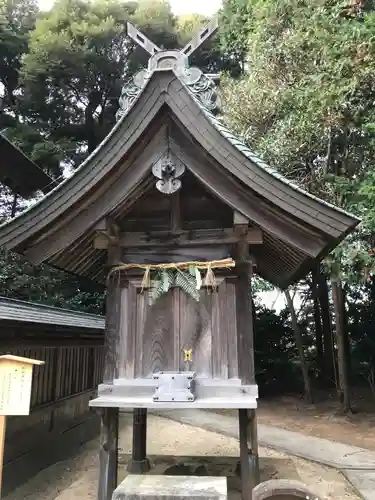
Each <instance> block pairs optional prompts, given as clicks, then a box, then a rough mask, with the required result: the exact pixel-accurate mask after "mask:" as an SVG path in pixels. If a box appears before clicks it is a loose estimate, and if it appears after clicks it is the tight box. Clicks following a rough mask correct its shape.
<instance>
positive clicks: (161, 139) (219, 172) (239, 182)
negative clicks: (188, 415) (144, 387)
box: [0, 51, 359, 288]
mask: <svg viewBox="0 0 375 500" xmlns="http://www.w3.org/2000/svg"><path fill="white" fill-rule="evenodd" d="M166 52H168V54H169V56H170V55H171V52H173V53H175V52H176V51H166ZM168 54H167V55H168ZM172 55H173V54H172ZM159 56H160V57H161V56H162V55H160V53H159ZM159 56H158V57H159ZM185 70H186V71H185ZM207 78H208V77H206V76H205V75H203V74H202V72H199V70H195V69H194V71H192V68H185V69H184V71H181V68H180V69H178V70H177V71H176V70H175V69H171V68H170V67H169V68H163V69H161V68H156V69H153V70H152V71H148V72H147V71H144V72H143V73H142V72H141V74H139V75H138V76H136V78H135V79H134V81H133V82H131V83H130V84H127V86H125V87H124V93H123V95H122V98H121V99H122V101H121V109H120V113H119V121H118V123H117V124H116V125H115V127H114V128H113V129H112V131H111V132H110V134H109V135H108V136H107V137H106V138H105V139H104V141H103V142H102V143H101V144H100V145H99V146H98V148H97V149H96V150H95V151H94V152H93V153H92V154H91V155H90V156H89V157H88V158H87V159H86V160H85V162H84V163H83V164H82V165H81V166H80V167H79V168H78V169H77V170H76V172H75V173H74V174H73V175H72V176H71V177H70V178H69V179H66V180H65V181H64V182H63V183H61V184H60V185H59V186H57V187H56V188H55V189H53V191H51V192H50V193H49V194H47V195H46V196H45V197H44V198H42V199H41V200H40V201H39V202H38V203H36V204H35V205H33V206H32V207H30V208H29V209H27V210H26V211H25V212H23V213H21V214H20V215H19V216H18V217H16V218H14V219H13V220H11V221H9V222H7V223H6V224H3V225H2V226H0V246H5V247H6V248H8V249H11V250H14V251H16V252H19V253H21V254H24V255H26V257H27V258H28V259H29V260H30V261H31V262H33V263H35V264H39V263H41V262H47V263H50V264H52V265H54V266H56V267H59V268H62V269H65V270H67V271H70V272H73V273H77V274H82V275H85V276H87V277H89V278H91V279H95V280H100V281H102V280H103V279H104V278H105V273H106V271H105V262H106V261H105V252H104V251H103V250H98V249H95V248H94V247H93V238H94V233H95V227H96V225H97V224H98V223H99V222H100V221H101V220H102V219H103V218H104V217H110V218H111V219H112V220H114V221H116V220H120V219H121V220H123V219H124V218H126V214H127V213H128V212H129V209H130V207H131V206H132V205H133V204H134V203H135V201H136V200H138V199H139V198H140V196H141V195H142V194H143V193H144V192H146V191H147V190H148V189H150V188H152V185H153V184H154V183H155V178H154V177H153V176H152V166H153V165H154V164H155V162H156V161H158V160H159V159H160V158H161V156H162V155H163V154H165V152H166V150H167V148H171V151H172V152H173V154H174V155H175V157H176V158H177V159H178V160H179V161H180V162H182V163H183V164H184V165H185V167H186V168H187V169H188V170H189V171H191V172H192V173H193V174H194V176H195V177H196V178H197V179H198V180H199V181H200V182H202V184H204V185H205V186H206V188H207V189H208V190H209V191H210V192H212V193H213V194H214V195H215V196H217V197H218V198H220V199H221V200H222V201H224V202H225V203H226V204H227V205H229V206H230V207H231V208H232V209H234V210H236V211H238V212H240V213H241V214H243V215H244V216H245V217H247V218H248V219H249V220H250V223H252V224H254V226H256V227H259V228H261V229H262V231H263V232H264V244H263V245H262V246H259V249H255V250H254V251H255V252H256V257H257V264H258V272H259V274H260V275H261V276H263V277H264V278H265V279H267V280H269V281H270V282H272V283H274V284H275V285H277V286H280V287H281V288H285V287H286V286H288V285H289V284H290V283H291V282H293V281H294V280H296V279H297V278H299V277H301V276H303V275H304V274H306V273H307V272H308V271H309V269H310V268H311V266H312V265H313V263H314V262H316V261H317V260H319V259H321V258H322V256H324V255H325V254H326V253H328V252H329V251H330V249H332V248H333V247H334V246H336V245H337V244H338V243H339V242H340V241H341V240H342V239H343V238H344V237H345V236H346V235H347V234H348V233H349V232H350V231H352V230H353V228H354V227H355V226H356V225H357V224H358V223H359V219H358V218H356V217H355V216H353V215H352V214H349V213H347V212H345V211H343V210H340V209H338V208H337V207H334V206H332V205H330V204H329V203H326V202H324V201H322V200H320V199H318V198H317V197H315V196H312V195H311V194H309V193H307V192H305V191H304V190H303V189H301V188H299V187H298V186H296V185H294V184H293V183H291V182H290V181H289V180H287V179H285V178H284V177H283V176H281V175H280V174H279V173H278V172H277V171H276V170H275V169H272V168H270V167H269V166H268V165H267V164H266V163H264V162H263V161H262V160H261V159H260V158H258V157H257V156H256V155H255V154H254V153H253V152H252V151H251V150H250V149H249V148H248V147H247V146H246V145H245V144H244V143H243V142H242V141H241V140H240V139H238V138H237V137H236V136H235V135H234V134H233V133H232V132H231V131H230V130H229V129H228V128H227V127H226V126H225V125H224V124H223V123H222V122H221V120H220V119H218V118H217V117H216V116H215V115H214V114H213V112H212V111H213V110H214V109H215V106H216V103H217V96H216V95H215V90H214V87H213V86H212V84H211V82H210V81H209V79H208V81H207ZM170 123H173V127H170Z"/></svg>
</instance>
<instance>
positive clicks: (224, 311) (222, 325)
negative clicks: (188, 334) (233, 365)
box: [216, 280, 230, 380]
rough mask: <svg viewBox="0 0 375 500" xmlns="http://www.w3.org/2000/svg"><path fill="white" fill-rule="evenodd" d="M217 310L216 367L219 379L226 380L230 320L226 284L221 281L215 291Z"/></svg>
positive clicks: (224, 281)
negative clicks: (217, 348) (217, 343)
mask: <svg viewBox="0 0 375 500" xmlns="http://www.w3.org/2000/svg"><path fill="white" fill-rule="evenodd" d="M216 293H217V298H218V309H219V332H218V333H219V336H218V340H219V345H218V347H219V350H218V367H219V377H220V378H221V379H224V380H225V379H227V378H228V328H229V322H228V320H229V319H230V318H229V316H228V312H229V311H228V306H227V294H228V291H227V283H226V280H223V281H222V283H221V284H220V285H219V288H218V290H217V292H216Z"/></svg>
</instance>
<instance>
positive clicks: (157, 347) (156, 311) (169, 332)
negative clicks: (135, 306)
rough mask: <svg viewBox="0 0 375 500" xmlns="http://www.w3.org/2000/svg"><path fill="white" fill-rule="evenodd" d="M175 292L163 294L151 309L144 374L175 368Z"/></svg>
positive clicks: (146, 331) (145, 348) (144, 339)
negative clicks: (173, 308)
mask: <svg viewBox="0 0 375 500" xmlns="http://www.w3.org/2000/svg"><path fill="white" fill-rule="evenodd" d="M172 307H173V294H172V292H171V291H169V292H168V293H166V294H164V295H163V296H161V297H160V298H159V299H158V300H157V301H156V302H155V303H154V304H153V305H152V306H151V307H150V308H149V309H148V314H147V318H146V322H145V326H144V335H143V348H144V353H143V360H144V361H143V374H142V375H143V376H144V377H147V376H150V375H151V374H152V373H155V372H157V371H163V370H164V371H165V370H173V365H174V345H173V344H174V342H173V334H174V330H173V313H172Z"/></svg>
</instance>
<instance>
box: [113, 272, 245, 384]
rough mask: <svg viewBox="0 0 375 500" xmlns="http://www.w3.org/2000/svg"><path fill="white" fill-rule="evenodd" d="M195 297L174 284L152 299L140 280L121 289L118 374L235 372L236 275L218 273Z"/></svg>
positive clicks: (219, 374)
mask: <svg viewBox="0 0 375 500" xmlns="http://www.w3.org/2000/svg"><path fill="white" fill-rule="evenodd" d="M217 281H218V283H219V284H218V287H217V289H216V291H212V290H207V289H202V290H201V292H200V295H201V298H200V301H199V302H197V301H195V300H194V299H193V298H191V297H190V296H188V295H187V294H186V293H185V292H184V291H182V290H181V289H180V288H177V287H174V288H172V289H171V290H170V291H169V292H168V293H166V294H165V295H164V296H162V297H160V298H159V299H158V300H157V301H156V302H155V303H154V304H152V305H150V301H149V293H148V291H147V290H146V291H143V292H142V291H141V288H140V280H139V281H137V280H131V281H129V282H128V284H127V287H126V288H124V289H123V290H122V293H121V322H120V337H121V342H120V352H119V377H120V378H127V379H132V378H145V377H151V376H152V374H153V373H155V372H158V371H168V370H171V371H178V370H185V369H186V366H185V362H184V349H192V363H191V364H190V365H189V370H193V371H196V372H197V375H198V376H199V375H201V376H206V377H209V378H215V379H228V378H233V377H237V376H238V360H237V335H236V331H237V329H236V297H235V279H234V278H225V279H223V278H218V280H217Z"/></svg>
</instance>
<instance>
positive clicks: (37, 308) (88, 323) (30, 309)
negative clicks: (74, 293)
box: [0, 297, 105, 330]
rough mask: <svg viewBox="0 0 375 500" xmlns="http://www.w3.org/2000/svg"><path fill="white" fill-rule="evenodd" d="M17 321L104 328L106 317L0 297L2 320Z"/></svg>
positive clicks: (81, 327) (0, 315)
mask: <svg viewBox="0 0 375 500" xmlns="http://www.w3.org/2000/svg"><path fill="white" fill-rule="evenodd" d="M1 321H17V322H22V323H36V324H39V325H44V324H48V325H52V326H53V325H56V326H65V327H70V328H80V329H90V330H104V321H105V320H104V317H103V316H99V315H96V314H88V313H84V312H79V311H72V310H70V309H62V308H59V307H52V306H46V305H43V304H36V303H33V302H26V301H23V300H16V299H9V298H7V297H0V322H1Z"/></svg>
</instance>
